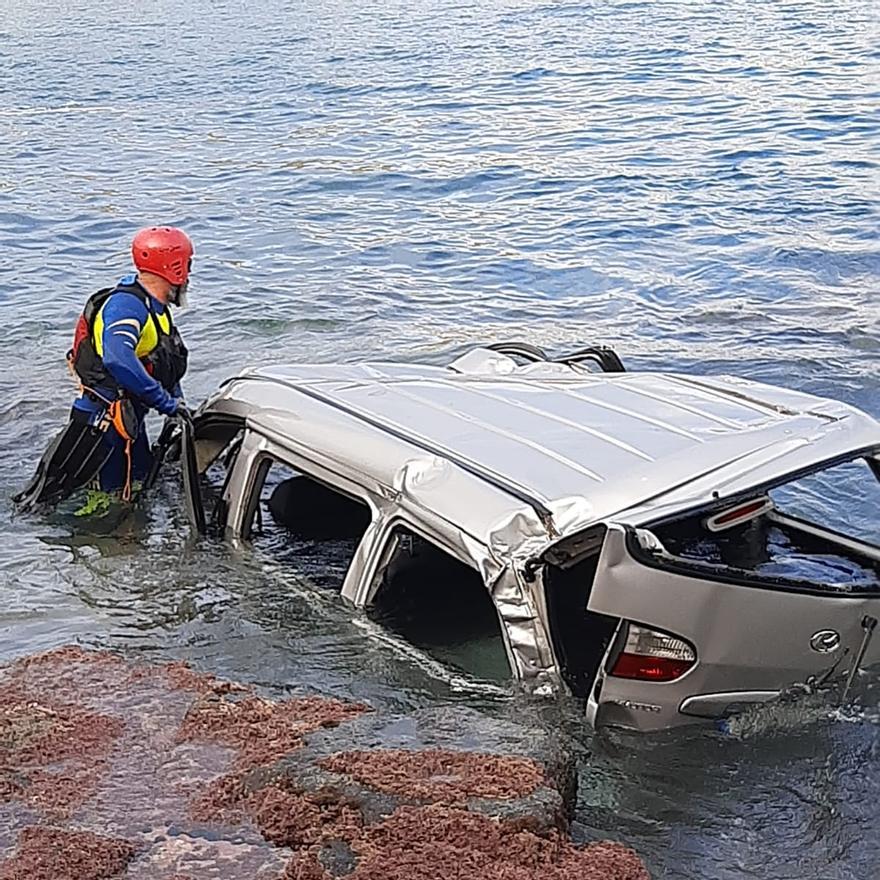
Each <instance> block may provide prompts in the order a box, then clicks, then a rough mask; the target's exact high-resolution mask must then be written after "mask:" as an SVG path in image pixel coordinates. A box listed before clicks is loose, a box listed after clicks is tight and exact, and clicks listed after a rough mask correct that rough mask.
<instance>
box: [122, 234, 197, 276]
mask: <svg viewBox="0 0 880 880" xmlns="http://www.w3.org/2000/svg"><path fill="white" fill-rule="evenodd" d="M192 255H193V245H192V242H191V241H190V240H189V236H188V235H187V234H186V233H185V232H184V231H183V230H182V229H177V228H176V227H175V226H148V227H147V228H146V229H142V230H141V231H140V232H138V234H137V235H136V236H135V237H134V240H133V241H132V243H131V257H132V259H133V260H134V265H135V268H136V269H137V270H138V271H139V272H152V273H153V275H158V276H159V277H160V278H164V279H165V280H166V281H168V282H170V283H171V284H173V285H174V286H175V287H181V286H183V285H185V284H186V282H187V281H188V279H189V270H190V267H191V266H192Z"/></svg>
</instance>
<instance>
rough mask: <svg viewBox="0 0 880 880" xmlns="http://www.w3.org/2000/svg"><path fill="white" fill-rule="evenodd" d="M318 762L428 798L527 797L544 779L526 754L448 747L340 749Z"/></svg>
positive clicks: (381, 787)
mask: <svg viewBox="0 0 880 880" xmlns="http://www.w3.org/2000/svg"><path fill="white" fill-rule="evenodd" d="M320 766H321V767H322V768H323V769H324V770H329V771H330V772H332V773H339V774H342V775H345V776H350V777H351V778H352V779H354V780H356V781H357V782H359V783H361V784H363V785H366V786H368V787H369V788H371V789H373V790H374V791H381V792H385V793H387V794H393V795H400V796H403V797H408V798H413V799H415V800H426V801H430V802H431V803H446V804H463V803H464V802H466V801H467V800H468V799H469V798H498V799H510V798H520V797H526V796H528V795H530V794H531V793H532V792H533V791H535V789H536V788H538V786H540V785H541V784H542V783H543V782H545V773H544V768H543V767H541V765H540V764H538V763H537V761H533V760H532V759H530V758H523V757H518V756H511V755H483V754H479V753H477V752H459V751H453V750H451V749H424V750H419V751H407V750H404V749H374V750H372V751H366V750H362V751H354V752H340V753H338V754H336V755H331V756H330V757H329V758H325V759H324V760H323V761H321V762H320Z"/></svg>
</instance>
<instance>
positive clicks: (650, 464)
mask: <svg viewBox="0 0 880 880" xmlns="http://www.w3.org/2000/svg"><path fill="white" fill-rule="evenodd" d="M212 409H215V410H218V411H234V412H236V413H238V414H242V415H246V416H247V417H248V418H249V420H250V422H251V423H252V424H253V425H255V426H257V427H259V428H260V429H261V430H263V431H265V432H268V433H270V434H272V435H273V436H274V437H275V438H277V439H280V440H282V441H284V440H285V439H286V440H288V441H291V442H293V443H294V444H295V445H299V446H302V445H306V446H309V445H310V448H316V449H320V450H321V451H322V453H323V454H325V455H327V456H329V457H330V458H331V459H333V460H334V461H341V462H343V463H346V464H347V466H348V467H349V468H352V467H354V468H356V469H357V470H358V471H360V472H362V473H363V474H364V475H366V476H368V477H370V478H371V479H373V480H375V481H376V482H377V483H379V484H382V485H384V486H388V487H394V486H397V487H398V488H400V487H403V488H404V489H405V490H408V491H409V494H411V495H413V497H416V496H417V500H418V503H419V504H421V505H423V506H425V505H427V506H429V507H431V508H433V509H435V510H437V511H439V512H440V513H441V515H443V516H444V517H446V518H447V519H448V520H449V521H450V522H453V523H459V524H460V525H461V527H462V528H463V529H465V531H467V532H468V533H470V534H472V535H474V536H476V537H480V538H482V539H486V538H487V536H489V535H491V534H495V535H496V537H497V535H498V532H499V529H500V530H501V531H502V532H503V531H504V530H505V529H506V528H507V526H509V524H510V522H511V521H512V519H511V518H514V517H516V516H519V515H521V514H522V512H523V510H524V509H528V508H530V509H531V512H532V513H534V515H535V516H537V518H538V520H540V521H541V522H542V523H543V526H544V531H545V534H544V535H543V538H542V540H543V542H544V543H546V542H547V539H548V535H547V532H548V531H549V538H551V539H553V538H556V537H558V536H560V535H564V534H570V533H572V532H574V531H577V530H579V529H581V528H584V527H586V526H588V525H590V524H591V523H595V522H599V521H606V520H608V519H610V518H613V517H614V518H620V521H624V522H630V523H631V524H634V525H639V524H640V523H642V522H647V521H649V520H650V519H652V518H655V517H656V516H657V515H658V512H660V511H662V512H663V513H664V514H665V513H671V512H674V511H675V510H676V509H682V510H683V509H686V508H688V507H692V506H696V505H698V504H701V503H708V502H710V501H711V500H712V499H713V498H717V497H722V498H723V497H727V496H730V495H734V494H737V493H739V492H742V491H747V490H748V489H749V487H752V486H756V485H760V484H762V483H764V482H769V481H771V480H773V479H777V478H779V477H782V476H785V475H786V474H790V473H794V472H797V471H800V470H806V469H809V468H812V467H815V466H817V465H820V464H821V463H822V462H823V461H828V460H832V459H835V458H839V457H843V456H845V455H848V454H854V453H856V452H859V451H862V450H869V449H870V450H875V451H876V450H878V449H880V424H878V422H877V421H876V420H874V419H873V418H871V417H870V416H868V415H867V414H865V413H863V412H861V411H860V410H857V409H855V408H853V407H850V406H847V405H846V404H842V403H839V402H836V401H832V400H828V399H825V398H820V397H815V396H812V395H809V394H804V393H801V392H795V391H788V390H783V389H779V388H775V387H771V386H768V385H763V384H759V383H756V382H751V381H747V380H744V379H738V378H734V377H730V376H717V377H702V376H689V375H680V374H671V373H655V372H630V373H588V372H585V371H583V369H581V368H579V367H577V366H571V365H565V364H559V363H546V362H542V363H535V364H529V365H527V366H520V365H518V364H516V363H515V362H514V361H513V360H512V359H511V358H509V357H507V356H505V355H501V354H499V353H497V352H490V351H488V350H486V349H477V350H474V351H472V352H470V353H469V354H467V355H465V356H464V357H462V358H460V359H459V360H457V361H455V362H454V363H452V364H451V365H449V366H448V367H438V366H429V365H423V364H407V363H367V364H356V365H332V364H328V365H299V364H296V365H285V366H277V367H269V368H263V369H259V370H255V371H252V372H248V373H245V374H242V375H240V376H237V377H235V378H234V379H231V380H228V382H227V383H225V385H224V387H223V388H222V389H221V391H220V392H219V393H218V394H217V395H215V396H214V397H213V398H212V399H211V400H210V401H209V402H208V403H207V404H206V408H205V411H211V410H212ZM419 462H420V463H421V464H420V465H419V466H416V465H417V464H418V463H419ZM426 468H427V471H426ZM432 468H433V469H434V471H433V475H432V473H429V472H430V471H431V469H432ZM441 471H442V474H441ZM453 472H454V474H453ZM405 473H406V474H408V477H405V476H403V475H404V474H405ZM407 479H408V480H409V482H408V483H407ZM405 494H406V492H405ZM499 495H500V496H507V497H506V502H505V500H504V499H502V498H500V497H499ZM526 531H527V532H531V531H534V530H533V529H527V530H526ZM554 533H555V534H554ZM535 537H537V535H535ZM529 543H531V542H529Z"/></svg>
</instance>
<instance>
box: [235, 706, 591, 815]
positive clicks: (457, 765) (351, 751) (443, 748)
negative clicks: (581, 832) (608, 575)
mask: <svg viewBox="0 0 880 880" xmlns="http://www.w3.org/2000/svg"><path fill="white" fill-rule="evenodd" d="M575 780H576V769H575V765H574V761H573V759H572V757H571V753H570V752H569V751H568V750H567V749H565V748H564V747H563V746H561V745H560V744H559V743H558V742H557V740H556V738H554V737H553V736H552V735H551V734H550V733H548V732H546V731H543V730H541V729H536V728H534V727H531V726H529V727H526V726H520V725H518V724H515V723H512V722H509V721H499V720H497V719H494V718H489V717H488V716H486V715H484V714H483V713H481V712H478V711H476V710H474V709H467V708H459V707H447V708H440V709H423V710H420V711H417V712H414V713H412V714H409V715H393V716H379V715H366V716H362V717H360V718H357V719H355V720H353V721H351V722H350V723H348V724H346V725H345V726H344V727H342V728H340V729H338V730H335V731H332V732H329V731H328V732H325V731H320V732H317V733H313V734H311V735H309V736H307V737H306V738H305V741H304V745H303V747H302V748H301V749H298V750H297V751H295V752H292V753H291V754H290V755H288V756H287V757H285V758H284V759H282V760H281V761H278V762H277V763H276V764H274V765H273V766H271V767H270V768H265V769H263V770H262V771H261V772H260V774H257V775H255V776H253V777H252V778H251V779H250V780H249V784H250V785H251V786H252V787H254V788H259V787H260V786H261V785H264V784H276V785H277V784H282V785H284V786H286V787H288V788H291V787H292V788H295V789H300V790H304V791H326V790H333V791H338V792H339V793H340V795H341V796H344V797H345V798H347V799H348V800H349V801H351V802H352V803H355V804H357V807H358V809H359V810H360V812H361V813H362V815H363V816H364V817H365V819H366V821H367V822H375V821H378V820H380V819H382V818H384V817H386V816H388V815H390V814H391V813H392V812H394V810H395V809H397V808H398V807H400V806H404V805H425V804H443V805H446V806H454V807H461V808H465V809H468V810H470V811H472V812H478V813H481V814H483V815H486V816H492V817H498V818H506V817H511V818H517V819H520V820H527V821H528V824H529V825H530V826H531V827H532V828H533V829H534V830H536V831H539V832H543V831H549V830H550V829H553V828H559V829H564V828H566V827H567V823H568V817H569V814H570V809H571V806H572V801H573V795H574V785H575Z"/></svg>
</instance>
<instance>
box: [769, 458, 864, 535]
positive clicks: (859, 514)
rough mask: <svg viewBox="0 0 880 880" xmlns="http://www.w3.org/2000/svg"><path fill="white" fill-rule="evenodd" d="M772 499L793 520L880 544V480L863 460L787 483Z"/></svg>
mask: <svg viewBox="0 0 880 880" xmlns="http://www.w3.org/2000/svg"><path fill="white" fill-rule="evenodd" d="M770 497H771V498H772V499H773V502H774V504H775V505H776V506H777V507H778V508H779V509H780V510H781V511H784V512H785V513H790V514H791V515H792V516H797V517H801V518H802V519H806V520H809V521H810V522H814V523H816V524H818V525H822V526H825V527H826V528H829V529H833V530H834V531H836V532H841V533H843V534H845V535H849V536H851V537H853V538H858V539H859V540H862V541H867V542H868V543H870V544H880V480H878V479H877V478H876V477H875V476H874V474H873V472H872V471H871V468H870V467H869V466H868V463H867V462H866V461H865V460H864V459H863V458H860V459H857V460H856V461H848V462H846V463H845V464H839V465H835V466H834V467H830V468H827V469H826V470H824V471H819V472H818V473H816V474H811V475H810V476H808V477H802V478H801V479H799V480H795V481H793V482H791V483H786V484H785V485H784V486H780V487H779V488H777V489H773V490H772V491H771V492H770Z"/></svg>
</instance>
